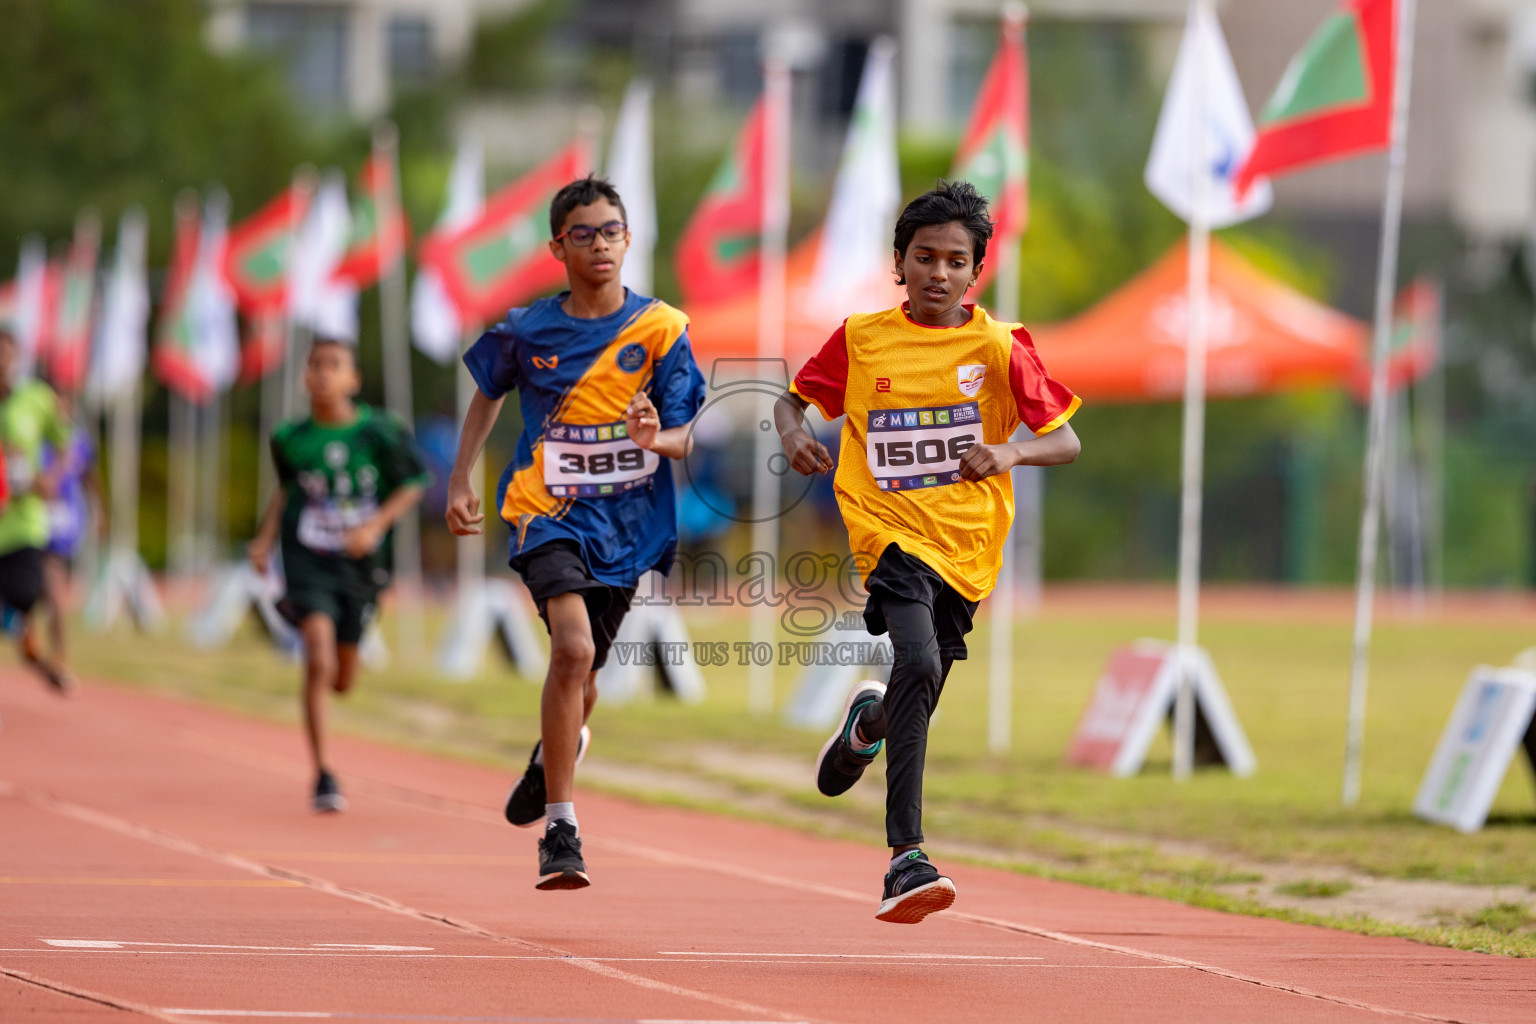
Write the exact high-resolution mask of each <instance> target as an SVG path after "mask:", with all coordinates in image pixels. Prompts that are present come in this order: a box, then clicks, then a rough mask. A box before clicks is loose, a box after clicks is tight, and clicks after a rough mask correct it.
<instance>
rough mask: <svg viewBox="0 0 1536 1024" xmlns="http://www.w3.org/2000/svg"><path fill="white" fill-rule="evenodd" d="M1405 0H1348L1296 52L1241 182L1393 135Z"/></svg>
mask: <svg viewBox="0 0 1536 1024" xmlns="http://www.w3.org/2000/svg"><path fill="white" fill-rule="evenodd" d="M1397 18H1398V11H1397V0H1345V2H1344V3H1343V4H1342V5H1340V7H1339V8H1338V9H1337V10H1335V11H1334V12H1333V14H1331V15H1329V17H1328V19H1327V20H1326V21H1324V22H1323V24H1322V27H1321V28H1319V29H1318V30H1317V32H1316V33H1314V34H1313V36H1312V38H1311V39H1310V40H1308V41H1307V44H1306V46H1304V47H1302V49H1301V52H1300V53H1298V54H1296V56H1295V57H1292V58H1291V63H1290V64H1289V65H1288V66H1287V67H1286V69H1285V74H1284V75H1282V76H1281V78H1280V84H1279V86H1277V87H1276V89H1275V94H1274V95H1273V96H1271V97H1270V99H1269V103H1268V104H1267V105H1266V106H1265V107H1264V110H1263V112H1262V113H1261V114H1260V115H1259V125H1258V132H1259V134H1258V138H1257V139H1256V140H1255V141H1254V145H1253V151H1252V152H1251V153H1250V154H1249V155H1248V160H1247V161H1246V162H1245V163H1244V164H1243V168H1242V170H1241V171H1239V172H1238V175H1237V179H1236V181H1235V183H1234V185H1235V187H1236V189H1237V194H1238V195H1239V196H1242V195H1244V194H1245V193H1246V192H1247V190H1248V188H1249V187H1250V186H1251V185H1252V183H1253V182H1254V181H1255V180H1256V179H1258V178H1261V177H1266V176H1274V175H1278V174H1285V173H1289V172H1293V171H1299V170H1302V169H1303V168H1306V167H1310V166H1312V165H1314V164H1318V163H1322V162H1324V161H1327V160H1338V159H1341V158H1343V157H1349V156H1355V155H1357V154H1360V153H1365V152H1369V151H1371V150H1375V149H1385V148H1386V146H1387V145H1388V144H1389V143H1390V142H1391V139H1392V100H1393V90H1394V86H1395V82H1396V75H1397Z"/></svg>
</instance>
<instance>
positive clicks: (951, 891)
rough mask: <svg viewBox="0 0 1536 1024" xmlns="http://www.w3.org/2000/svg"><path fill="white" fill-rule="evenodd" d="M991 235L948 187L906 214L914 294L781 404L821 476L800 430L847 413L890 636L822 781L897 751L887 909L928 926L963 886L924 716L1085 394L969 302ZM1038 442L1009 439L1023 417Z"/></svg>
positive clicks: (797, 464) (1067, 441)
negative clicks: (935, 861) (940, 813)
mask: <svg viewBox="0 0 1536 1024" xmlns="http://www.w3.org/2000/svg"><path fill="white" fill-rule="evenodd" d="M991 237H992V221H991V220H990V218H989V217H988V216H987V201H986V200H985V199H984V198H982V196H981V195H979V194H978V193H977V191H976V190H975V189H974V188H973V187H972V186H971V185H969V184H967V183H965V182H950V183H941V184H940V185H939V187H938V188H936V189H934V190H932V191H931V192H928V193H925V194H924V195H921V196H919V197H918V198H916V199H914V200H913V201H912V202H911V203H909V204H908V205H907V207H906V209H905V210H903V211H902V213H901V217H900V218H899V219H898V220H897V222H896V252H895V257H896V267H895V269H896V275H897V278H898V283H900V284H904V285H906V288H907V301H906V302H905V303H903V304H902V305H901V306H899V307H897V308H895V309H888V310H886V311H885V312H883V313H868V314H861V315H858V316H851V317H849V318H848V319H847V320H846V321H844V322H843V326H842V327H840V328H838V330H837V332H836V333H834V334H833V335H832V337H831V338H830V339H829V340H828V341H827V343H826V345H824V346H823V347H822V349H821V351H820V352H818V353H817V354H816V355H815V356H813V357H812V358H811V359H810V361H809V362H807V363H806V364H805V366H804V368H802V369H801V370H800V372H799V373H798V374H797V375H796V376H795V380H794V383H793V384H792V385H791V386H790V391H789V392H788V393H786V394H785V395H784V396H783V397H781V398H780V399H779V402H778V404H777V405H776V406H775V409H774V417H775V420H776V421H777V424H778V429H779V435H780V437H781V438H782V440H783V442H784V451H785V454H786V455H787V456H788V457H789V461H790V465H792V466H793V467H794V468H795V469H796V470H797V471H798V472H800V473H802V474H806V475H809V474H810V473H815V472H819V473H825V472H827V471H828V470H830V469H831V468H832V461H831V456H830V453H829V452H828V451H827V449H826V447H825V446H823V445H821V444H819V443H817V442H816V441H815V439H813V438H812V437H811V436H810V434H809V433H808V432H807V431H806V430H805V428H804V426H803V420H802V415H803V413H804V411H805V408H806V406H807V405H809V404H814V405H815V406H816V407H817V408H818V409H819V410H820V411H821V413H822V414H823V415H824V416H826V418H827V419H829V420H830V419H835V418H837V417H838V416H843V415H846V416H847V420H846V421H845V422H844V424H843V432H842V433H843V436H842V457H841V458H840V459H838V462H837V475H836V477H835V478H834V489H835V490H836V493H837V503H838V507H839V508H840V510H841V511H842V513H843V522H844V523H845V525H846V526H847V527H848V543H849V547H850V549H851V550H852V551H853V553H854V554H855V555H856V556H859V557H860V558H861V560H867V561H866V562H865V564H866V565H870V566H873V568H872V569H871V570H869V571H868V572H866V574H865V577H864V585H865V589H867V590H868V591H869V601H868V604H867V605H866V607H865V610H864V620H865V623H866V624H867V625H868V626H869V630H870V632H871V633H874V634H876V635H879V634H881V633H886V632H889V633H890V637H891V646H892V648H893V651H894V655H895V656H894V659H893V664H892V666H891V680H890V685H889V686H888V687H887V686H883V685H881V684H879V683H868V684H865V685H863V686H858V687H855V688H854V691H853V692H852V693H851V694H849V696H848V701H847V703H846V705H845V706H844V714H843V718H842V719H841V720H840V721H839V723H838V728H837V731H836V732H834V733H833V734H832V736H831V737H830V738H829V739H828V740H827V742H826V745H825V746H823V747H822V749H821V754H820V756H819V757H818V759H817V764H816V785H817V788H818V789H820V790H821V792H822V793H824V794H825V795H827V796H837V795H838V794H841V793H844V792H846V791H847V790H848V789H849V788H850V787H851V786H852V785H853V784H854V783H855V782H857V781H858V780H859V777H860V776H861V775H863V773H864V769H865V768H866V767H868V766H869V765H870V764H872V763H873V762H874V760H875V755H876V754H878V753H879V752H880V747H881V745H882V743H884V744H888V746H887V747H886V755H885V764H886V801H885V832H886V841H887V842H888V843H889V844H890V847H891V855H892V856H891V866H890V871H889V872H888V873H887V874H886V876H885V891H884V894H883V896H882V898H881V903H880V908H879V910H878V911H876V914H875V916H876V917H877V918H879V919H880V920H882V921H892V922H896V923H900V924H915V923H917V922H918V921H920V920H922V919H923V918H924V917H925V916H927V915H928V914H930V913H933V912H934V911H936V910H943V909H945V908H946V907H948V906H949V905H950V904H951V903H953V902H954V899H955V886H954V883H953V882H951V881H950V880H949V879H948V878H946V877H944V876H943V875H941V874H939V872H938V869H936V868H935V867H934V866H933V865H932V864H931V863H929V862H928V858H927V857H926V856H925V855H924V854H923V851H922V850H921V849H919V844H920V843H922V841H923V830H922V812H923V762H924V759H925V756H926V752H927V747H928V720H929V718H930V717H932V715H933V710H934V707H935V705H936V704H937V703H938V699H939V694H940V693H941V692H942V691H943V689H944V681H945V679H947V678H948V676H949V670H950V667H951V666H952V665H953V663H954V662H956V661H959V660H962V659H964V658H965V657H966V647H965V635H966V634H967V633H969V632H970V631H971V618H972V616H973V615H974V614H975V611H976V605H977V603H978V602H979V601H980V600H981V599H982V598H983V597H985V596H987V594H988V593H990V592H991V590H992V588H993V587H994V586H995V585H996V583H997V573H998V569H999V568H1000V567H1001V565H1002V554H1003V541H1004V539H1005V538H1006V537H1007V534H1008V528H1009V526H1010V525H1011V524H1012V522H1013V482H1012V480H1011V478H1010V477H1009V475H1008V471H1009V470H1010V469H1011V468H1012V467H1014V466H1054V465H1060V464H1062V463H1066V462H1071V461H1072V460H1073V459H1075V458H1077V453H1078V449H1079V444H1078V440H1077V436H1076V435H1075V434H1074V433H1073V431H1072V428H1071V427H1070V426H1068V425H1067V420H1068V419H1070V418H1071V416H1072V414H1073V413H1074V412H1076V411H1077V408H1078V405H1079V404H1080V403H1079V401H1078V398H1077V396H1076V395H1074V394H1073V393H1072V392H1071V391H1070V390H1068V389H1067V388H1066V387H1065V386H1063V385H1061V384H1059V383H1057V382H1056V381H1055V380H1053V379H1051V377H1050V375H1049V374H1047V373H1046V371H1045V367H1044V366H1043V365H1041V363H1040V360H1039V357H1037V356H1036V355H1035V347H1034V344H1033V342H1031V341H1030V337H1029V333H1028V332H1027V331H1025V330H1024V328H1023V327H1021V326H1020V325H1018V324H1010V323H1000V322H998V321H996V320H993V319H992V318H991V317H990V316H988V315H987V312H986V310H984V309H982V308H981V307H979V306H974V305H966V304H964V301H963V300H964V298H965V293H966V292H967V291H969V290H970V289H971V288H972V287H973V286H974V285H975V284H976V279H977V277H978V276H979V275H980V273H981V267H982V260H983V259H985V258H986V254H987V242H988V241H990V240H991ZM1021 424H1022V425H1023V426H1025V427H1027V428H1028V429H1029V430H1030V432H1031V433H1033V435H1034V436H1033V437H1031V438H1028V439H1026V440H1021V441H1010V440H1009V438H1011V437H1012V436H1013V433H1014V431H1015V430H1017V429H1018V427H1019V426H1020V425H1021Z"/></svg>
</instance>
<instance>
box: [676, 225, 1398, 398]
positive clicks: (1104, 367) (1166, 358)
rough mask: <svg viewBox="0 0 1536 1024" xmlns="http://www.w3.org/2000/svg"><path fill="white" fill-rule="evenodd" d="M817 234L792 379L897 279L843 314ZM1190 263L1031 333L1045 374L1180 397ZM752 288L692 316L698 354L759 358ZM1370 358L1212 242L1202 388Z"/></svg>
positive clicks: (1102, 388)
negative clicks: (826, 276) (829, 290)
mask: <svg viewBox="0 0 1536 1024" xmlns="http://www.w3.org/2000/svg"><path fill="white" fill-rule="evenodd" d="M817 237H818V236H816V235H813V236H811V237H810V238H808V239H806V240H805V241H804V242H802V243H801V244H800V245H798V246H796V248H795V250H794V251H793V252H792V253H791V254H790V257H789V266H788V278H789V308H788V310H787V312H786V317H787V321H788V322H787V329H786V333H785V358H786V360H787V361H788V363H789V371H790V373H794V371H795V370H797V369H798V368H799V367H800V365H801V364H802V363H804V361H805V360H806V359H807V358H809V357H810V356H811V355H812V354H813V353H815V352H816V350H817V349H818V348H820V347H821V345H822V343H823V342H825V341H826V340H827V337H828V336H829V335H831V333H832V332H833V331H834V330H836V329H837V326H838V324H840V323H842V321H843V318H844V317H845V316H847V315H848V313H849V312H852V311H855V310H858V309H867V310H878V309H888V308H890V307H891V306H893V305H896V304H897V303H899V302H901V301H902V300H903V299H904V298H905V297H906V295H905V292H904V290H903V289H901V288H899V287H897V286H896V285H895V284H894V283H893V282H885V283H883V284H873V285H872V286H871V289H870V293H869V294H868V295H867V296H864V297H863V298H864V301H862V302H855V303H852V304H849V305H851V306H852V307H853V308H851V309H850V308H848V306H846V305H845V306H842V307H839V306H838V305H837V304H835V303H830V302H827V301H825V300H823V299H819V298H817V297H816V295H815V291H814V284H815V282H814V271H815V266H816V244H817ZM1187 266H1188V256H1187V249H1186V247H1185V245H1184V244H1183V243H1180V244H1179V245H1177V246H1175V247H1174V248H1173V249H1172V250H1170V251H1169V252H1168V253H1167V254H1166V255H1165V256H1163V257H1162V258H1161V259H1160V260H1158V261H1157V262H1156V263H1154V264H1153V265H1152V266H1151V267H1150V268H1148V269H1147V270H1145V271H1143V272H1142V273H1141V274H1139V275H1138V276H1136V277H1135V278H1133V279H1132V280H1131V281H1129V282H1128V283H1126V284H1125V285H1124V286H1122V287H1121V288H1120V289H1119V290H1118V291H1116V292H1114V293H1113V294H1111V295H1110V296H1108V297H1107V298H1105V299H1104V300H1103V301H1101V302H1100V303H1099V304H1098V305H1096V306H1094V307H1093V308H1092V309H1090V310H1088V311H1087V312H1086V313H1083V314H1081V315H1080V316H1077V317H1074V318H1073V319H1071V320H1067V321H1065V322H1063V323H1059V324H1052V325H1048V326H1036V327H1031V328H1030V333H1031V334H1032V335H1033V337H1034V339H1035V345H1036V347H1037V348H1038V350H1039V352H1040V357H1041V359H1042V360H1043V361H1044V363H1045V365H1046V367H1047V368H1049V370H1050V371H1051V375H1052V376H1054V377H1056V378H1057V379H1059V380H1061V381H1062V382H1063V383H1065V384H1067V385H1068V386H1069V387H1071V388H1072V389H1073V390H1074V391H1076V392H1077V393H1078V394H1079V395H1081V396H1082V397H1083V398H1084V399H1086V400H1088V401H1095V402H1156V401H1169V400H1175V399H1177V398H1179V397H1180V396H1181V395H1182V394H1183V391H1184V339H1185V323H1186V317H1187V315H1188V288H1187V282H1188V271H1187ZM757 307H758V303H757V295H756V293H755V292H749V293H747V294H744V295H741V296H738V297H736V298H733V299H729V300H727V301H725V302H721V303H717V304H714V305H709V306H703V307H698V306H695V307H694V308H692V309H690V310H689V311H688V312H689V315H690V318H691V320H692V326H691V327H690V328H689V337H690V338H691V339H692V342H693V347H694V352H695V355H696V356H697V358H698V360H699V362H700V364H701V365H704V366H708V365H709V364H710V363H711V362H712V361H713V360H715V359H717V358H722V357H724V358H742V357H748V358H750V357H753V356H755V355H757ZM1369 350H1370V330H1369V327H1368V326H1367V325H1366V324H1364V323H1362V322H1361V321H1359V320H1356V319H1354V318H1353V317H1349V316H1346V315H1344V314H1343V313H1340V312H1338V311H1336V310H1333V309H1330V308H1329V307H1327V306H1325V305H1323V304H1322V303H1320V302H1317V301H1316V300H1314V299H1311V298H1309V297H1308V296H1306V295H1303V294H1302V293H1300V292H1298V291H1296V290H1295V289H1294V288H1291V287H1290V286H1288V285H1285V284H1282V283H1281V282H1279V281H1276V280H1275V279H1273V278H1271V277H1269V276H1267V275H1266V274H1264V273H1263V272H1261V271H1260V270H1258V269H1257V268H1256V267H1254V266H1253V265H1252V264H1251V263H1249V262H1248V261H1246V260H1244V259H1243V258H1242V257H1241V256H1239V255H1237V253H1235V252H1234V251H1232V250H1231V249H1229V248H1228V247H1226V246H1224V245H1222V244H1221V243H1220V242H1219V241H1213V242H1212V244H1211V335H1210V349H1209V353H1208V356H1207V376H1206V387H1207V391H1208V393H1209V395H1210V396H1211V397H1213V398H1223V397H1225V398H1232V397H1240V396H1243V395H1256V394H1264V393H1268V392H1273V391H1285V390H1294V389H1301V388H1307V387H1325V386H1334V387H1337V386H1348V385H1350V384H1351V383H1353V381H1354V379H1355V378H1356V377H1357V376H1358V374H1359V372H1360V367H1361V366H1362V365H1364V363H1365V361H1366V359H1367V358H1368V354H1369Z"/></svg>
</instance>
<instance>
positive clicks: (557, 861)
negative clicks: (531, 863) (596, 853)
mask: <svg viewBox="0 0 1536 1024" xmlns="http://www.w3.org/2000/svg"><path fill="white" fill-rule="evenodd" d="M591 884H592V880H591V879H590V878H588V877H587V865H586V862H585V861H583V860H582V859H581V838H580V837H579V836H577V835H576V826H575V825H572V824H571V823H570V822H568V821H564V820H556V821H552V822H550V823H549V827H548V828H546V829H545V830H544V838H543V839H540V840H539V884H538V885H536V886H534V888H535V889H545V890H549V889H585V888H586V887H587V886H589V885H591Z"/></svg>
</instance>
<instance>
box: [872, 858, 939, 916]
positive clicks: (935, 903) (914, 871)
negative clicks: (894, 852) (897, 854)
mask: <svg viewBox="0 0 1536 1024" xmlns="http://www.w3.org/2000/svg"><path fill="white" fill-rule="evenodd" d="M954 902H955V883H954V882H951V881H950V880H949V879H948V878H946V877H945V876H943V875H941V874H939V869H938V868H936V867H934V866H933V865H932V864H930V863H928V855H927V854H925V853H924V852H923V851H922V850H911V851H909V852H908V853H907V855H906V856H905V857H903V858H902V859H901V863H900V864H898V865H897V866H896V867H894V868H892V869H891V870H890V871H889V872H888V873H887V874H886V876H885V895H884V896H883V898H882V900H881V903H880V909H879V910H877V911H875V919H876V920H877V921H889V922H890V923H891V924H917V923H918V922H919V921H921V920H922V919H923V918H925V917H927V916H928V915H929V914H932V913H936V912H937V911H940V910H948V909H949V907H950V906H951V905H952V904H953V903H954Z"/></svg>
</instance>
